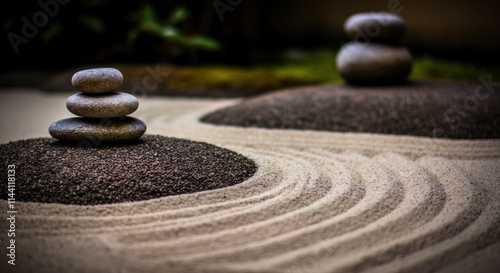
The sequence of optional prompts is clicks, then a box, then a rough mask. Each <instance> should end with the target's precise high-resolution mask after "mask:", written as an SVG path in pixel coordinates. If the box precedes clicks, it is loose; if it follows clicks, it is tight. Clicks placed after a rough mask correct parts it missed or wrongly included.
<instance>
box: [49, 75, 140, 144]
mask: <svg viewBox="0 0 500 273" xmlns="http://www.w3.org/2000/svg"><path fill="white" fill-rule="evenodd" d="M71 83H72V84H73V86H74V87H75V88H76V89H78V90H79V91H81V93H78V94H75V95H72V96H71V97H69V98H68V100H67V101H66V107H67V108H68V110H69V111H70V112H71V113H73V114H75V115H77V116H80V117H75V118H67V119H62V120H58V121H56V122H54V123H52V124H51V125H50V127H49V133H50V135H52V137H54V138H57V139H59V140H64V141H85V143H84V144H83V145H85V146H98V145H99V144H100V143H102V142H126V141H133V140H137V139H139V138H140V137H141V136H142V135H143V134H144V132H145V131H146V124H144V122H143V121H141V120H139V119H136V118H133V117H129V116H127V115H129V114H131V113H133V112H135V110H137V108H138V107H139V102H138V100H137V98H136V97H134V96H133V95H130V94H127V93H122V92H116V90H117V89H118V88H119V87H120V86H121V84H122V83H123V75H122V73H121V72H120V71H118V70H117V69H114V68H95V69H87V70H82V71H79V72H77V73H75V74H74V75H73V78H72V79H71Z"/></svg>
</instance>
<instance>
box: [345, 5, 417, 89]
mask: <svg viewBox="0 0 500 273" xmlns="http://www.w3.org/2000/svg"><path fill="white" fill-rule="evenodd" d="M344 31H345V32H346V34H347V35H348V36H349V37H351V38H352V39H354V41H353V42H349V43H347V44H345V45H344V46H343V47H342V48H341V49H340V51H339V54H338V55H337V69H338V71H339V73H340V75H341V76H342V77H343V78H344V79H345V80H346V81H347V82H348V83H351V84H373V83H382V84H384V83H389V84H390V83H398V82H402V81H404V80H405V78H406V77H407V76H408V74H409V73H410V70H411V65H412V64H411V63H412V57H411V54H410V52H409V51H408V50H407V49H406V48H405V47H403V46H402V45H401V42H402V38H403V35H404V34H405V23H404V21H403V19H402V18H401V17H400V16H398V15H395V14H391V13H385V12H380V13H358V14H354V15H352V16H350V17H349V18H348V19H347V20H346V21H345V24H344Z"/></svg>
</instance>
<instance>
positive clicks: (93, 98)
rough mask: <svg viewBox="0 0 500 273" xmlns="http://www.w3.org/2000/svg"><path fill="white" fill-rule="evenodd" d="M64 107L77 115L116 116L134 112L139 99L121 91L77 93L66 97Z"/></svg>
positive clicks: (88, 116) (93, 116) (90, 116)
mask: <svg viewBox="0 0 500 273" xmlns="http://www.w3.org/2000/svg"><path fill="white" fill-rule="evenodd" d="M66 107H67V108H68V110H69V111H70V112H71V113H73V114H75V115H77V116H82V117H87V118H116V117H121V116H126V115H128V114H131V113H133V112H135V110H137V108H138V107H139V101H138V100H137V98H136V97H134V96H132V95H130V94H127V93H122V92H113V93H106V94H86V93H79V94H75V95H72V96H71V97H69V98H68V100H67V101H66Z"/></svg>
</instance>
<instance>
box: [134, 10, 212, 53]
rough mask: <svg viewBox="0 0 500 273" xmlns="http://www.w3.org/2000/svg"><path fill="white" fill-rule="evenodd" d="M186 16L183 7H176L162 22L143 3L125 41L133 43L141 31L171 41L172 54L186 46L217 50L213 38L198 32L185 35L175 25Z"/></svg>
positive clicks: (186, 13) (186, 12)
mask: <svg viewBox="0 0 500 273" xmlns="http://www.w3.org/2000/svg"><path fill="white" fill-rule="evenodd" d="M188 16H189V13H188V11H187V10H186V9H185V8H184V7H176V8H174V9H173V10H172V12H171V14H170V16H169V17H168V18H167V20H165V22H163V21H161V20H160V19H159V18H158V16H157V15H156V13H155V11H154V9H153V8H152V7H151V6H150V5H144V7H143V8H142V9H141V10H139V12H138V13H137V16H136V18H135V22H136V27H134V28H133V29H131V30H130V32H129V34H128V39H127V41H128V42H129V43H134V42H136V41H137V37H138V36H139V35H140V34H141V33H148V34H152V35H154V36H157V37H160V38H162V39H165V40H166V41H168V42H170V43H172V45H173V46H172V50H171V54H172V55H178V54H179V53H181V52H182V51H183V49H185V48H187V47H196V48H201V49H204V50H218V49H219V47H220V46H219V44H218V42H217V41H215V40H214V39H212V38H209V37H207V36H204V35H199V34H196V35H186V34H184V33H183V32H182V31H181V30H180V29H179V28H177V27H176V25H177V24H179V23H181V22H183V21H185V20H186V19H187V18H188Z"/></svg>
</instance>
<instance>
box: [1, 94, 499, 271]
mask: <svg viewBox="0 0 500 273" xmlns="http://www.w3.org/2000/svg"><path fill="white" fill-rule="evenodd" d="M25 91H26V92H24V91H23V90H12V92H2V93H0V104H1V115H0V131H1V136H0V143H6V142H8V141H11V140H18V139H22V138H31V137H48V136H49V135H48V132H47V128H48V126H49V124H50V123H51V122H52V121H54V120H56V119H60V118H65V117H69V116H72V115H71V114H70V113H69V112H68V111H67V110H66V108H65V100H66V98H67V97H68V96H69V95H70V94H72V93H67V94H57V95H46V94H42V93H33V90H31V91H29V90H25ZM28 91H29V92H28ZM139 101H140V106H139V110H138V111H137V112H136V113H134V114H132V116H135V117H138V118H141V119H143V120H144V121H145V122H146V124H147V125H148V130H147V133H148V134H161V135H166V136H173V137H181V138H186V139H192V140H198V141H204V142H208V143H212V144H215V145H219V146H222V147H226V148H229V149H232V150H234V151H237V152H239V153H241V154H243V155H246V156H248V157H250V158H252V159H253V160H255V161H256V162H257V163H258V165H259V171H258V172H257V174H256V175H255V176H254V177H252V178H251V179H249V180H248V181H246V182H244V183H242V184H239V185H236V186H233V187H230V188H225V189H221V190H214V191H209V192H202V193H196V194H189V195H181V196H173V197H165V198H160V199H154V200H149V201H144V202H134V203H124V204H115V205H103V206H67V205H56V204H36V203H16V205H17V210H18V216H17V217H18V219H17V222H16V224H17V229H16V243H17V245H16V247H17V251H18V252H17V254H18V256H17V259H16V263H17V265H16V266H15V267H12V266H10V265H8V264H7V259H6V258H5V256H4V258H2V261H1V263H0V271H2V272H116V273H121V272H123V273H124V272H127V273H128V272H198V271H199V272H204V271H208V272H365V271H366V272H473V271H474V272H498V270H499V269H500V259H498V257H500V140H490V141H485V140H481V141H468V140H467V141H457V140H455V141H451V140H445V139H441V140H433V139H429V138H419V137H409V136H389V135H375V134H352V133H326V132H313V131H294V130H265V129H249V128H231V127H224V126H212V125H208V124H201V123H199V122H198V121H197V120H198V119H199V117H201V116H202V115H203V114H205V113H207V112H210V111H213V110H215V109H218V108H220V107H224V106H226V105H231V104H233V103H236V102H237V100H208V99H204V100H202V99H167V98H161V99H159V98H153V97H139ZM18 171H22V166H18ZM0 207H2V208H6V207H7V204H6V202H5V201H4V200H2V201H0ZM4 211H6V209H4ZM5 225H6V221H5V220H2V221H0V230H3V231H2V232H3V233H4V234H1V235H0V236H2V238H5V237H6V234H5V230H6V226H5ZM3 242H5V241H4V240H3V239H2V244H4V243H3ZM2 248H3V249H5V246H4V245H2Z"/></svg>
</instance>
